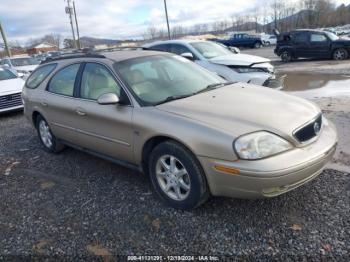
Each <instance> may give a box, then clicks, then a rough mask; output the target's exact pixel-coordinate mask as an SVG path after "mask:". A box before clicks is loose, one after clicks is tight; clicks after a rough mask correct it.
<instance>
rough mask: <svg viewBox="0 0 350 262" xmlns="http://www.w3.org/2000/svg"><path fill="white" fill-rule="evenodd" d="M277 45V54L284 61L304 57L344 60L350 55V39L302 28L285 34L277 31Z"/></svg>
mask: <svg viewBox="0 0 350 262" xmlns="http://www.w3.org/2000/svg"><path fill="white" fill-rule="evenodd" d="M275 34H276V36H277V45H276V49H275V54H276V55H278V56H280V57H281V59H282V61H284V62H290V61H291V60H293V59H298V58H299V57H303V58H333V59H335V60H344V59H347V58H348V57H349V52H350V40H346V39H341V38H339V37H338V36H336V35H335V34H333V33H330V32H326V31H318V30H309V29H300V30H295V31H291V32H288V33H284V34H279V33H278V32H277V31H276V32H275Z"/></svg>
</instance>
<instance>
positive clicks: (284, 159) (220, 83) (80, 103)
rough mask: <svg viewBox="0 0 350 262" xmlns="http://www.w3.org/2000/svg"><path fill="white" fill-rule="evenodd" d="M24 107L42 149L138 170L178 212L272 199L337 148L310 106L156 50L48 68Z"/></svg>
mask: <svg viewBox="0 0 350 262" xmlns="http://www.w3.org/2000/svg"><path fill="white" fill-rule="evenodd" d="M23 100H24V109H25V115H26V116H27V118H28V119H29V120H30V121H31V122H32V123H33V125H34V126H35V128H36V129H37V131H38V135H39V138H40V141H41V143H42V145H43V147H44V149H45V150H47V151H49V152H53V153H57V152H59V151H61V150H62V149H63V148H64V147H65V146H67V145H68V146H71V147H74V148H77V149H80V150H83V151H85V152H89V153H92V154H94V155H97V156H100V157H103V158H106V159H108V160H111V161H114V162H116V163H118V164H123V165H126V166H128V167H131V168H136V169H138V170H140V171H143V172H144V173H146V174H148V175H149V176H150V179H151V181H152V184H153V186H154V189H155V191H156V192H157V193H158V194H159V196H160V197H161V198H162V199H163V200H164V201H165V202H166V203H167V204H168V205H170V206H172V207H174V208H179V209H193V208H195V207H197V206H199V205H200V204H202V203H204V202H205V201H206V200H207V199H208V197H209V196H210V195H212V196H228V197H236V198H261V197H273V196H278V195H280V194H282V193H285V192H287V191H290V190H292V189H295V188H297V187H299V186H301V185H303V184H304V183H306V182H308V181H310V180H312V179H314V178H315V177H317V176H318V175H319V174H320V173H321V172H322V170H323V168H324V166H325V164H326V163H327V162H328V161H329V160H330V159H331V158H332V155H333V153H334V151H335V148H336V144H337V135H336V131H335V128H334V126H333V124H332V123H330V122H329V121H328V120H327V119H326V118H325V117H324V116H323V115H322V113H321V111H320V109H319V108H318V107H317V106H315V105H314V104H313V103H311V102H308V101H306V100H303V99H301V98H298V97H294V96H291V95H288V94H286V93H284V92H281V91H275V90H271V89H269V88H264V87H259V86H254V85H250V84H246V83H232V82H226V81H225V80H223V79H222V78H220V77H219V76H217V75H215V74H213V73H211V72H209V71H207V70H206V69H203V68H202V67H200V66H198V65H196V64H194V63H192V62H191V61H188V60H186V59H185V58H183V57H180V56H177V55H173V54H168V53H162V52H155V51H144V50H143V51H141V50H135V51H117V52H102V53H99V54H85V55H75V56H67V57H61V58H58V59H56V60H51V61H49V62H47V63H44V64H42V65H41V66H40V67H39V68H38V69H36V70H35V71H34V72H33V73H32V74H31V76H30V77H29V78H28V79H27V82H26V85H25V88H24V91H23Z"/></svg>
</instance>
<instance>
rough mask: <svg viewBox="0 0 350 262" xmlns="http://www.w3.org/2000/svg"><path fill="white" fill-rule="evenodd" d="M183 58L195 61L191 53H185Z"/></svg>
mask: <svg viewBox="0 0 350 262" xmlns="http://www.w3.org/2000/svg"><path fill="white" fill-rule="evenodd" d="M181 56H182V57H184V58H187V59H188V60H191V61H193V60H194V57H193V55H192V54H191V53H189V52H188V53H183V54H181Z"/></svg>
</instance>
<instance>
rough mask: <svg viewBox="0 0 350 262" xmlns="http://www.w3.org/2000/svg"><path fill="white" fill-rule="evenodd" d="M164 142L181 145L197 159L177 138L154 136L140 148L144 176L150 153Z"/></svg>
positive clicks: (146, 172) (146, 171)
mask: <svg viewBox="0 0 350 262" xmlns="http://www.w3.org/2000/svg"><path fill="white" fill-rule="evenodd" d="M166 141H172V142H175V143H178V144H180V145H182V146H183V147H185V148H186V149H187V150H188V151H189V152H190V153H191V154H192V155H193V156H194V157H195V158H196V159H197V157H196V155H195V154H194V153H193V150H192V149H191V148H190V147H189V146H188V145H187V144H186V143H184V142H183V141H181V140H179V139H177V138H174V137H171V136H168V135H155V136H153V137H150V138H148V139H147V140H146V142H145V143H144V144H143V146H142V151H141V167H142V170H143V172H144V173H145V174H148V161H147V160H148V157H149V155H150V153H151V152H152V150H153V149H154V148H155V147H156V146H157V145H159V144H161V143H164V142H166ZM197 161H198V163H200V162H199V160H198V159H197Z"/></svg>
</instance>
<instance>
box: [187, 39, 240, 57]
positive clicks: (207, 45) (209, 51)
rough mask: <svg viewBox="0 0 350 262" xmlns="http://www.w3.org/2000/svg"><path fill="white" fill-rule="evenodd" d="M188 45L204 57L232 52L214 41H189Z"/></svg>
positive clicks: (230, 53)
mask: <svg viewBox="0 0 350 262" xmlns="http://www.w3.org/2000/svg"><path fill="white" fill-rule="evenodd" d="M190 45H191V46H193V47H194V48H195V49H196V50H197V51H198V52H199V53H200V54H201V55H202V56H204V57H205V58H206V59H210V58H214V57H218V56H224V55H232V54H233V53H232V52H231V51H230V50H229V49H227V48H225V47H223V46H221V45H218V44H216V43H211V42H195V43H191V44H190Z"/></svg>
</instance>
